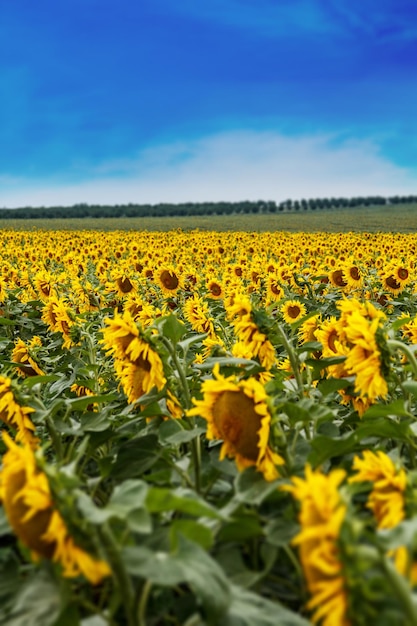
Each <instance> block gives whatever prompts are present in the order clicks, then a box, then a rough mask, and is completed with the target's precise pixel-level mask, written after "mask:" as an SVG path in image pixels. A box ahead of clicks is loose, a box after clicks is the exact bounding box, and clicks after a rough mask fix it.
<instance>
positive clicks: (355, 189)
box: [0, 131, 417, 207]
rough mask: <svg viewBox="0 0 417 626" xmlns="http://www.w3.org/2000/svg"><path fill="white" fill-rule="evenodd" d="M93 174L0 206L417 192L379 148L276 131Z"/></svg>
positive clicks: (39, 186) (23, 193) (415, 174)
mask: <svg viewBox="0 0 417 626" xmlns="http://www.w3.org/2000/svg"><path fill="white" fill-rule="evenodd" d="M87 174H88V173H87ZM90 174H91V177H90V180H88V181H84V182H80V183H74V184H62V185H59V184H56V183H52V182H51V183H50V184H48V181H44V182H43V183H42V181H36V183H35V182H33V181H32V182H31V181H29V180H20V181H19V183H18V184H12V185H7V184H6V185H5V186H4V187H3V193H2V194H1V197H0V206H3V207H17V206H29V205H31V206H51V205H72V204H75V203H80V202H86V203H89V204H125V203H129V202H132V203H139V204H142V203H151V204H156V203H159V202H174V203H177V202H204V201H221V200H225V201H239V200H259V199H265V200H276V201H278V202H279V201H281V200H285V199H286V198H292V199H297V198H298V199H300V198H315V197H330V196H344V197H352V196H357V195H382V196H388V195H395V194H401V195H407V194H415V193H416V192H417V171H413V170H410V169H406V168H401V167H399V166H397V165H395V164H393V163H392V162H390V161H389V160H388V159H387V158H385V157H384V156H383V155H382V154H381V153H380V151H379V148H378V145H377V144H376V143H375V142H373V141H371V140H347V141H343V142H340V141H338V140H337V137H335V136H332V135H310V136H298V137H289V136H284V135H281V134H278V133H276V132H272V131H264V132H259V131H233V132H224V133H218V134H215V135H211V136H207V137H202V138H200V139H194V140H187V141H186V140H184V141H181V142H176V143H171V144H167V145H160V146H155V147H152V148H149V149H146V150H142V151H141V152H140V153H139V154H138V157H137V158H136V159H134V160H130V161H129V160H121V161H115V162H106V163H102V164H100V165H99V166H97V167H96V168H95V169H94V170H92V171H91V172H90ZM0 179H1V175H0Z"/></svg>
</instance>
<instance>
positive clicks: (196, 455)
mask: <svg viewBox="0 0 417 626" xmlns="http://www.w3.org/2000/svg"><path fill="white" fill-rule="evenodd" d="M160 339H161V340H162V342H163V344H164V346H165V347H166V348H167V350H168V352H169V354H170V355H171V357H172V361H173V363H174V365H175V367H176V369H177V372H178V376H179V379H180V381H181V385H182V389H183V393H184V399H185V404H186V410H187V411H188V409H190V408H191V394H190V389H189V387H188V382H187V376H186V374H185V372H184V368H183V366H182V363H181V361H180V359H179V358H178V354H177V351H176V349H175V346H173V345H172V344H171V343H170V342H169V341H168V340H167V339H166V337H163V336H162V335H161V336H160ZM190 423H191V425H192V427H193V428H194V427H195V421H194V419H192V420H191V422H190ZM191 455H192V458H193V466H194V488H195V490H196V492H197V493H200V489H201V471H200V466H201V441H200V437H196V438H195V439H193V440H192V441H191Z"/></svg>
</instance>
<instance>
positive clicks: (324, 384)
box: [317, 378, 351, 396]
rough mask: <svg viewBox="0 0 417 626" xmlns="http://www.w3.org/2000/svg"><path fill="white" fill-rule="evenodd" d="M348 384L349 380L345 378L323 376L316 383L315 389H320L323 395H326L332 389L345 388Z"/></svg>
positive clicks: (349, 383)
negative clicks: (323, 377) (322, 378)
mask: <svg viewBox="0 0 417 626" xmlns="http://www.w3.org/2000/svg"><path fill="white" fill-rule="evenodd" d="M349 385H351V382H350V380H346V378H325V379H324V380H321V381H320V382H319V383H318V385H317V389H319V390H320V391H321V393H322V394H323V396H328V395H329V394H330V393H333V392H334V391H339V389H346V387H349Z"/></svg>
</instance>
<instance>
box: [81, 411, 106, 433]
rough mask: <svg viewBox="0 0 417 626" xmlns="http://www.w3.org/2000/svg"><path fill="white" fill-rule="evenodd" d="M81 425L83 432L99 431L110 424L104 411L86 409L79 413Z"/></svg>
mask: <svg viewBox="0 0 417 626" xmlns="http://www.w3.org/2000/svg"><path fill="white" fill-rule="evenodd" d="M81 425H82V429H83V431H84V432H93V433H100V432H102V431H103V430H106V429H107V428H108V427H109V426H110V420H109V418H108V415H107V414H106V413H105V412H104V411H97V412H94V411H88V413H83V414H82V415H81Z"/></svg>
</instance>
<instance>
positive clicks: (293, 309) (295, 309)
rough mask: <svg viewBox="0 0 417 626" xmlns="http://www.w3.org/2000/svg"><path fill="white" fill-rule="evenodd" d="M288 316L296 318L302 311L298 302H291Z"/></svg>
mask: <svg viewBox="0 0 417 626" xmlns="http://www.w3.org/2000/svg"><path fill="white" fill-rule="evenodd" d="M287 313H288V317H291V319H293V320H295V319H297V317H298V316H299V315H300V313H301V309H300V307H299V306H298V304H291V305H290V306H289V307H288V309H287Z"/></svg>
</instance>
